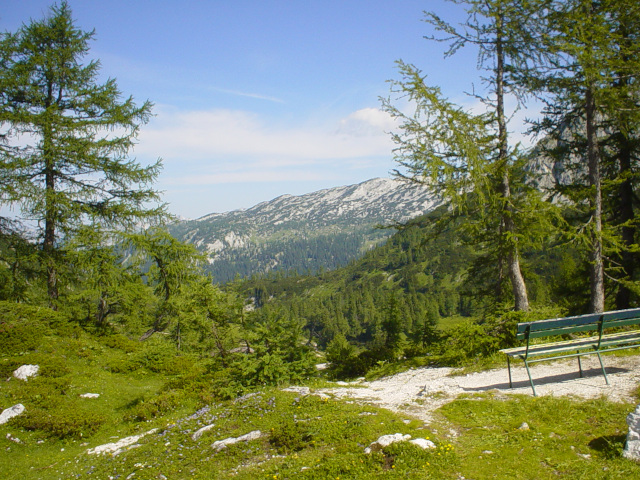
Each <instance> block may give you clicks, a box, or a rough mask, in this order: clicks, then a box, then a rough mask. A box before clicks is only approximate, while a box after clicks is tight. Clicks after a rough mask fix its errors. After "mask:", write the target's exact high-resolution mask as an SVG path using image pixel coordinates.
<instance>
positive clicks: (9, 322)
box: [0, 317, 46, 355]
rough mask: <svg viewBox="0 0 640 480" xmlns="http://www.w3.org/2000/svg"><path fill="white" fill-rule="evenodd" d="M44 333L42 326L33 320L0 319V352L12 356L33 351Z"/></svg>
mask: <svg viewBox="0 0 640 480" xmlns="http://www.w3.org/2000/svg"><path fill="white" fill-rule="evenodd" d="M45 332H46V328H45V327H44V325H42V324H41V323H40V322H38V321H35V320H31V319H26V318H15V319H7V318H6V317H5V318H0V351H2V352H4V353H5V354H7V355H12V354H16V353H20V352H26V351H29V350H35V349H36V347H37V346H38V345H40V343H41V342H42V337H43V336H44V334H45Z"/></svg>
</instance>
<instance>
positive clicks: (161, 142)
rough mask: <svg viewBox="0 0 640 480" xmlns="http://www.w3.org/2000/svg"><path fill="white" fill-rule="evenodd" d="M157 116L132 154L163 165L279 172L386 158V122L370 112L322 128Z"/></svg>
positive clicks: (226, 115)
mask: <svg viewBox="0 0 640 480" xmlns="http://www.w3.org/2000/svg"><path fill="white" fill-rule="evenodd" d="M158 111H159V113H158V115H157V117H156V118H155V119H154V120H153V121H152V122H151V123H150V124H149V125H147V126H146V127H145V128H144V129H143V130H142V131H141V133H140V138H139V143H138V145H137V146H136V154H137V155H140V154H142V155H150V156H160V157H162V158H164V159H165V163H166V164H169V163H171V162H174V161H176V162H177V161H180V162H185V161H196V162H197V161H203V160H210V161H215V160H220V161H222V162H225V161H229V160H232V158H233V157H244V158H247V159H250V162H251V163H259V164H260V165H261V166H262V167H276V166H280V167H282V166H286V165H304V164H309V163H317V162H323V161H326V160H337V159H356V158H363V157H378V156H390V155H391V149H392V142H391V140H390V138H389V136H388V134H387V133H386V130H388V127H389V125H390V122H391V119H390V118H389V117H388V116H387V115H386V113H384V112H381V111H380V110H377V109H374V108H366V109H363V110H358V111H356V112H354V113H352V114H351V115H349V116H348V117H347V118H345V119H342V120H340V121H338V122H337V124H336V123H334V124H333V126H329V127H326V128H324V127H318V126H313V127H306V126H281V125H277V126H276V125H270V124H269V123H268V121H267V120H266V119H264V118H262V117H260V116H259V115H257V114H255V113H251V112H246V111H237V110H203V111H188V112H181V111H175V110H172V109H168V108H166V107H165V108H159V109H158Z"/></svg>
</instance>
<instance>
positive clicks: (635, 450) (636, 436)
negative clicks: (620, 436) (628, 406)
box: [622, 405, 640, 462]
mask: <svg viewBox="0 0 640 480" xmlns="http://www.w3.org/2000/svg"><path fill="white" fill-rule="evenodd" d="M627 425H629V433H628V434H627V444H626V446H625V447H624V452H623V453H622V455H624V457H625V458H628V459H630V460H635V461H636V462H638V461H640V405H638V406H637V407H636V409H635V410H634V411H633V412H631V413H630V414H629V415H627Z"/></svg>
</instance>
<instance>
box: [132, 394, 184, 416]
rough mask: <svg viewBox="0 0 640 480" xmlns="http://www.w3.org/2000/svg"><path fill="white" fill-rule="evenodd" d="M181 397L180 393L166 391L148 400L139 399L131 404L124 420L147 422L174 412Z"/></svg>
mask: <svg viewBox="0 0 640 480" xmlns="http://www.w3.org/2000/svg"><path fill="white" fill-rule="evenodd" d="M183 397H184V396H183V395H182V393H181V392H176V391H168V392H163V393H161V394H159V395H154V396H153V397H152V398H150V399H144V398H143V399H140V400H139V401H135V402H134V403H133V406H132V407H131V409H130V413H129V414H128V416H127V417H126V419H127V420H129V421H133V422H148V421H149V420H153V419H154V418H156V417H160V416H163V415H166V414H167V413H168V412H170V411H172V410H174V409H175V408H176V407H177V406H178V405H180V403H181V399H182V398H183Z"/></svg>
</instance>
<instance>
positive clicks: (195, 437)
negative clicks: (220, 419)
mask: <svg viewBox="0 0 640 480" xmlns="http://www.w3.org/2000/svg"><path fill="white" fill-rule="evenodd" d="M215 426H216V424H215V423H212V424H211V425H207V426H206V427H202V428H201V429H200V430H198V431H197V432H195V433H194V434H193V435H191V440H193V441H194V442H196V441H198V440H200V437H201V436H202V434H203V433H204V432H208V431H209V430H211V429H212V428H213V427H215Z"/></svg>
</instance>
